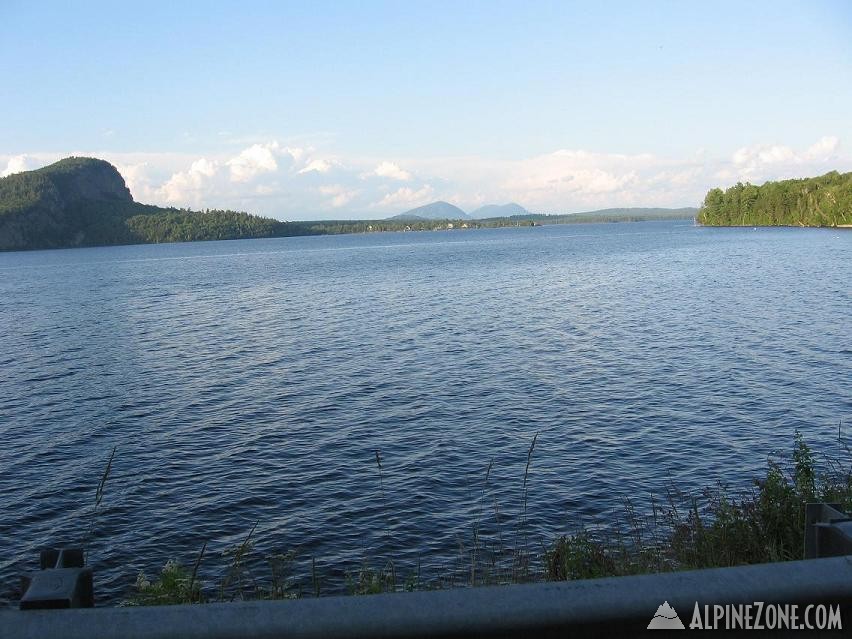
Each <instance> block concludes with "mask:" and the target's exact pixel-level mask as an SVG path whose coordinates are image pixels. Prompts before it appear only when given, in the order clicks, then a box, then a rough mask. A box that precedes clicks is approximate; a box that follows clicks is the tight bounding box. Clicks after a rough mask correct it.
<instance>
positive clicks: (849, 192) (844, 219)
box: [698, 171, 852, 226]
mask: <svg viewBox="0 0 852 639" xmlns="http://www.w3.org/2000/svg"><path fill="white" fill-rule="evenodd" d="M698 221H699V222H700V223H701V224H708V225H713V226H844V225H849V224H852V173H838V172H837V171H832V172H831V173H826V174H825V175H821V176H819V177H814V178H804V179H799V180H782V181H779V182H766V183H765V184H762V185H761V186H755V185H754V184H748V183H746V184H742V183H737V184H736V185H735V186H732V187H731V188H729V189H727V190H725V191H722V189H712V190H711V191H710V192H709V193H708V194H707V197H705V198H704V205H703V206H702V207H701V210H700V211H699V212H698Z"/></svg>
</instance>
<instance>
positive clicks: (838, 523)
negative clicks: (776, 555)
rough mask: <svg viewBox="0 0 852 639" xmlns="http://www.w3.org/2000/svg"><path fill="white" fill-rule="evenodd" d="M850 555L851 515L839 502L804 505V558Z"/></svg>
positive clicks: (851, 549) (851, 543)
mask: <svg viewBox="0 0 852 639" xmlns="http://www.w3.org/2000/svg"><path fill="white" fill-rule="evenodd" d="M840 555H852V517H850V516H849V515H847V514H846V513H843V512H841V511H840V504H822V503H820V504H807V506H806V507H805V559H817V558H819V557H838V556H840Z"/></svg>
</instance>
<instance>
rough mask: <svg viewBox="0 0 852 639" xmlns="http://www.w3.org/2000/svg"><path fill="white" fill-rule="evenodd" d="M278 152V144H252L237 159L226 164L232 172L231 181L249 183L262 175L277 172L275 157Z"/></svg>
mask: <svg viewBox="0 0 852 639" xmlns="http://www.w3.org/2000/svg"><path fill="white" fill-rule="evenodd" d="M277 150H278V143H277V142H271V143H269V144H252V145H251V146H250V147H248V148H247V149H244V150H243V151H241V152H240V154H239V155H237V156H236V157H235V158H232V159H230V160H228V161H227V162H226V164H227V165H228V167H229V168H230V170H231V180H232V181H233V182H248V181H249V180H251V179H253V178H254V177H256V176H258V175H261V174H262V173H270V172H272V171H277V170H278V162H277V161H276V160H275V155H274V152H275V151H277Z"/></svg>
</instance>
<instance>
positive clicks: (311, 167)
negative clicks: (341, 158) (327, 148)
mask: <svg viewBox="0 0 852 639" xmlns="http://www.w3.org/2000/svg"><path fill="white" fill-rule="evenodd" d="M336 165H337V162H336V161H335V160H323V159H317V160H311V161H310V162H308V164H307V165H306V166H305V167H304V168H302V169H300V170H299V171H298V173H299V174H300V175H304V174H305V173H311V172H314V171H315V172H317V173H328V172H329V171H330V170H331V169H332V168H333V167H334V166H336Z"/></svg>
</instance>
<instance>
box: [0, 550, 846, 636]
mask: <svg viewBox="0 0 852 639" xmlns="http://www.w3.org/2000/svg"><path fill="white" fill-rule="evenodd" d="M664 601H667V602H668V603H669V604H670V605H671V607H673V608H674V609H675V611H676V612H677V613H678V614H679V616H680V618H681V619H682V620H683V622H684V624H685V625H686V626H689V624H690V619H691V618H692V615H693V611H694V607H695V605H696V604H698V605H699V606H702V607H703V606H704V605H709V606H711V607H712V606H713V605H717V604H734V605H736V604H752V603H754V602H756V601H761V602H764V603H767V604H768V603H777V604H799V605H805V604H812V603H813V604H825V605H829V604H839V605H840V606H841V610H842V611H843V612H842V626H843V630H844V631H846V632H848V628H852V618H850V612H852V556H844V557H830V558H826V559H812V560H803V561H791V562H784V563H773V564H761V565H751V566H741V567H736V568H715V569H709V570H695V571H688V572H675V573H664V574H653V575H637V576H632V577H612V578H606V579H590V580H584V581H570V582H559V583H553V582H551V583H539V584H528V585H517V586H498V587H483V588H470V589H455V590H445V591H433V592H413V593H398V594H385V595H372V596H365V597H326V598H318V599H299V600H291V601H252V602H239V603H225V604H206V605H184V606H156V607H140V608H95V609H84V608H79V609H70V610H36V611H26V612H24V611H14V610H13V611H0V638H2V639H7V638H8V639H12V638H13V637H14V638H15V639H30V638H32V639H35V638H39V639H44V638H50V637H66V638H67V639H83V638H85V639H119V638H120V639H166V638H172V637H181V638H183V639H234V638H237V637H251V638H252V639H272V638H273V637H274V638H276V639H280V638H293V639H295V638H298V639H353V638H355V637H378V638H383V637H401V638H423V637H462V636H467V637H474V636H475V637H524V638H528V637H586V636H606V637H609V636H630V635H635V634H639V633H642V632H644V631H645V629H646V628H647V626H648V624H649V622H650V621H651V619H652V618H653V617H654V615H655V612H656V611H657V608H658V607H659V606H660V605H661V604H662V603H663V602H664ZM791 634H794V636H801V634H802V633H798V632H797V633H791ZM838 636H842V633H841V635H838Z"/></svg>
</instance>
